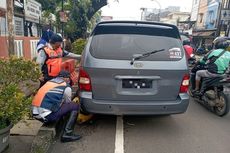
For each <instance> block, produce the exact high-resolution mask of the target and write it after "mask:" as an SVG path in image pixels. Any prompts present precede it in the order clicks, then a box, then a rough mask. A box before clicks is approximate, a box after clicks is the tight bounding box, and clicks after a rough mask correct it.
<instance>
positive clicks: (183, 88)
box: [180, 74, 189, 93]
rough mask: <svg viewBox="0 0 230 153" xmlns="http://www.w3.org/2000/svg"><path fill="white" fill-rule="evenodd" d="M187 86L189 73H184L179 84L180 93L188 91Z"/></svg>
mask: <svg viewBox="0 0 230 153" xmlns="http://www.w3.org/2000/svg"><path fill="white" fill-rule="evenodd" d="M188 87H189V75H188V74H186V75H185V76H184V77H183V80H182V83H181V86H180V93H186V92H187V91H188Z"/></svg>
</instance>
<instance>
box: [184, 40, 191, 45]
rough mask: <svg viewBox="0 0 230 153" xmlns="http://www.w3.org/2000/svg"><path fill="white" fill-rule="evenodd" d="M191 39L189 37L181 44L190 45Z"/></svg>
mask: <svg viewBox="0 0 230 153" xmlns="http://www.w3.org/2000/svg"><path fill="white" fill-rule="evenodd" d="M190 44H191V41H190V40H189V39H185V40H183V45H190Z"/></svg>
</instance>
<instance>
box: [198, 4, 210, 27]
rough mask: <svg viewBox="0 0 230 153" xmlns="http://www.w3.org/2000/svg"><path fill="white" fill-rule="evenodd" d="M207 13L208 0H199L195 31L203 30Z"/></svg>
mask: <svg viewBox="0 0 230 153" xmlns="http://www.w3.org/2000/svg"><path fill="white" fill-rule="evenodd" d="M207 11H208V0H200V4H199V10H198V18H197V29H205V21H206V16H207Z"/></svg>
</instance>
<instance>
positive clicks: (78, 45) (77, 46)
mask: <svg viewBox="0 0 230 153" xmlns="http://www.w3.org/2000/svg"><path fill="white" fill-rule="evenodd" d="M85 45H86V40H85V39H82V38H79V39H77V40H76V41H75V42H73V43H72V52H73V53H75V54H80V55H81V54H82V52H83V50H84V48H85Z"/></svg>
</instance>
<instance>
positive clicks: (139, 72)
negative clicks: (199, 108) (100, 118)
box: [78, 21, 189, 115]
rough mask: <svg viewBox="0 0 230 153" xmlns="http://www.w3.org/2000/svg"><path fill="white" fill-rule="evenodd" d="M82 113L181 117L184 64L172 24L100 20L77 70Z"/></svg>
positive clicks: (186, 80)
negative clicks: (179, 114) (175, 115)
mask: <svg viewBox="0 0 230 153" xmlns="http://www.w3.org/2000/svg"><path fill="white" fill-rule="evenodd" d="M78 81H79V97H80V102H81V108H82V109H83V110H84V111H87V112H90V113H98V114H113V115H154V114H158V115H159V114H177V113H184V112H185V111H186V110H187V107H188V104H189V95H188V93H187V90H188V86H189V74H188V66H187V61H186V57H185V52H184V49H183V45H182V42H181V39H180V34H179V31H178V29H177V27H176V26H174V25H170V24H163V23H155V22H143V21H107V22H100V23H98V24H97V25H96V27H95V28H94V30H93V31H92V33H91V35H90V37H89V39H88V42H87V45H86V47H85V50H84V52H83V55H82V60H81V64H80V70H79V80H78Z"/></svg>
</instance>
